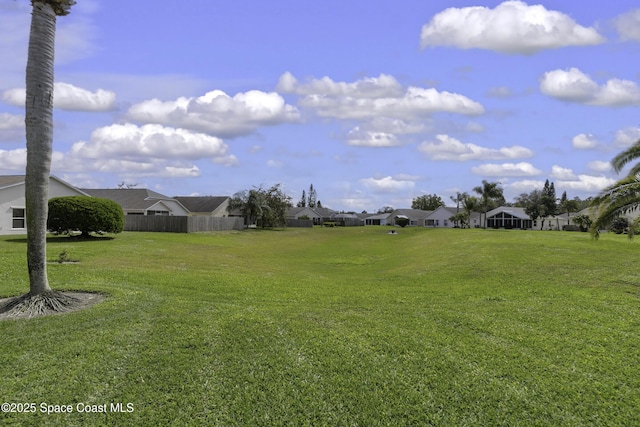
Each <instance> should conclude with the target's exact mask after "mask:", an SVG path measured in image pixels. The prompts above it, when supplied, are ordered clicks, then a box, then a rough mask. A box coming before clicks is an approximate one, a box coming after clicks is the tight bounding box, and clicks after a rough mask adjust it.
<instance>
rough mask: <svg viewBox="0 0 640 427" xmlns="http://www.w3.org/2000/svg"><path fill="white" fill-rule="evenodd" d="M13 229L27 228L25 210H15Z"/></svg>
mask: <svg viewBox="0 0 640 427" xmlns="http://www.w3.org/2000/svg"><path fill="white" fill-rule="evenodd" d="M11 228H25V218H24V208H13V223H12V225H11Z"/></svg>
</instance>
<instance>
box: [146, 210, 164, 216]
mask: <svg viewBox="0 0 640 427" xmlns="http://www.w3.org/2000/svg"><path fill="white" fill-rule="evenodd" d="M147 215H153V216H155V215H159V216H169V211H147Z"/></svg>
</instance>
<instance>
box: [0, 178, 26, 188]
mask: <svg viewBox="0 0 640 427" xmlns="http://www.w3.org/2000/svg"><path fill="white" fill-rule="evenodd" d="M23 182H24V175H2V176H0V188H5V187H11V186H14V185H17V184H22V183H23Z"/></svg>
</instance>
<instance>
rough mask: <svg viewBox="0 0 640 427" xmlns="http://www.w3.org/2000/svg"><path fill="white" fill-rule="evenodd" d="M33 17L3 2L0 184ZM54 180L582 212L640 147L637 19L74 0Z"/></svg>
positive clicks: (17, 148)
mask: <svg viewBox="0 0 640 427" xmlns="http://www.w3.org/2000/svg"><path fill="white" fill-rule="evenodd" d="M30 19H31V3H30V2H29V1H27V0H0V174H24V171H25V163H26V154H25V130H24V97H25V95H24V93H25V89H24V88H25V83H24V82H25V67H26V60H27V46H28V38H29V25H30ZM55 82H56V83H55V92H54V142H53V150H54V156H53V162H52V166H51V172H52V174H54V175H56V176H58V177H59V178H62V179H64V180H66V181H67V182H69V183H71V184H73V185H75V186H78V187H80V188H116V187H118V185H120V184H126V185H136V188H149V189H151V190H154V191H157V192H160V193H162V194H165V195H167V196H190V195H200V196H207V195H210V196H231V195H233V194H234V193H236V192H238V191H241V190H246V189H251V188H254V187H258V186H263V187H270V186H272V185H275V184H281V185H282V188H283V189H284V191H285V192H286V193H287V194H288V195H290V196H291V198H292V201H293V203H294V204H296V203H297V202H298V200H299V199H300V197H301V195H302V191H303V190H307V191H308V189H309V186H310V184H313V186H314V188H315V190H316V192H317V198H318V199H319V200H320V201H321V202H322V205H323V206H325V207H329V208H332V209H335V210H344V211H356V212H362V211H367V212H375V211H376V210H378V209H379V208H381V207H384V206H392V207H394V208H408V207H410V206H411V201H412V200H413V199H414V198H416V197H418V196H421V195H424V194H437V195H438V196H440V197H441V198H442V199H443V201H445V202H446V203H447V204H448V205H450V206H453V205H454V202H452V201H451V199H450V197H451V196H454V195H455V194H456V193H457V192H467V193H473V188H474V187H476V186H478V185H481V183H482V181H483V180H487V181H489V182H499V183H500V186H501V187H502V188H503V190H504V194H505V198H506V200H507V201H513V200H514V198H515V197H517V196H518V195H519V194H521V193H524V192H530V191H532V190H534V189H541V188H542V187H543V185H544V182H545V180H547V179H548V180H549V181H551V182H553V183H554V185H555V188H556V193H557V195H558V196H560V195H561V194H562V192H564V191H566V193H567V196H568V197H569V198H574V197H580V198H582V199H584V198H586V197H589V196H594V195H596V194H597V193H598V192H599V191H600V190H602V189H603V188H605V187H606V186H608V185H610V184H612V183H613V182H615V181H616V180H617V179H619V178H621V177H622V174H624V171H623V172H621V174H616V173H615V172H614V171H612V170H611V168H610V164H609V161H610V160H611V159H612V158H613V157H614V156H615V155H616V154H617V153H618V152H620V151H622V150H624V149H625V148H627V147H629V146H630V145H631V144H633V143H634V142H635V141H637V140H638V139H640V114H638V113H639V107H640V8H638V4H637V2H636V1H631V0H616V1H609V2H602V1H596V0H584V1H580V2H577V1H576V2H574V1H560V0H544V1H537V2H529V3H527V2H522V1H503V2H500V1H481V0H475V1H466V0H452V1H425V0H419V1H418V0H403V1H382V0H370V1H367V2H355V1H344V0H339V1H337V0H325V1H322V2H302V1H299V0H295V1H293V0H279V1H271V2H265V1H257V0H238V1H234V2H229V1H218V0H189V1H186V2H181V3H176V2H175V1H171V2H170V1H167V0H155V1H153V2H150V1H131V0H78V1H77V4H76V5H75V6H73V7H72V9H71V13H70V14H69V15H67V16H62V17H59V18H58V20H57V32H56V56H55Z"/></svg>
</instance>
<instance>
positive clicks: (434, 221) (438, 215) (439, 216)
mask: <svg viewBox="0 0 640 427" xmlns="http://www.w3.org/2000/svg"><path fill="white" fill-rule="evenodd" d="M456 210H457V208H451V207H446V206H440V207H439V208H438V209H436V210H435V211H432V212H431V213H430V214H429V215H428V216H427V217H426V218H425V222H424V226H425V227H440V228H443V227H444V228H452V227H454V226H455V225H456V224H455V222H453V221H451V219H450V218H451V217H452V216H454V215H455V214H456ZM460 212H464V211H463V210H461V209H460Z"/></svg>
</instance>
